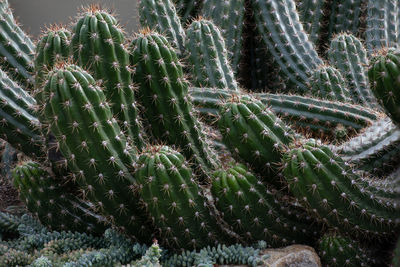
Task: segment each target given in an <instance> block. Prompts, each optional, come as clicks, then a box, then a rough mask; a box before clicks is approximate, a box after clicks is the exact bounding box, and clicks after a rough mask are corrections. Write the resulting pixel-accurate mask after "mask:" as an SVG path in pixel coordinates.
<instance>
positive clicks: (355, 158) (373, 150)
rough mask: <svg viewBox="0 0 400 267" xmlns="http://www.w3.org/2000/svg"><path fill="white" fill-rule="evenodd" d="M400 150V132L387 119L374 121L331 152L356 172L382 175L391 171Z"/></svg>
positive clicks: (334, 147) (333, 147)
mask: <svg viewBox="0 0 400 267" xmlns="http://www.w3.org/2000/svg"><path fill="white" fill-rule="evenodd" d="M399 149H400V130H399V129H398V127H397V126H396V125H394V124H393V123H392V122H391V120H390V119H389V118H388V117H385V118H382V119H380V120H377V121H375V122H374V123H373V124H372V125H371V126H370V127H368V128H366V129H365V130H364V132H363V133H362V134H360V135H358V136H356V137H353V138H351V139H349V140H348V141H346V142H344V143H342V144H340V145H339V146H332V150H333V151H335V152H337V153H339V154H340V155H341V156H342V157H343V159H344V160H346V161H347V162H350V163H352V164H355V165H356V168H357V169H358V170H363V171H367V172H369V173H373V174H377V175H382V174H384V173H388V172H390V171H392V170H393V168H394V167H395V166H396V162H397V159H398V155H399V153H398V152H399Z"/></svg>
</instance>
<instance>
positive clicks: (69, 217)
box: [13, 162, 106, 233]
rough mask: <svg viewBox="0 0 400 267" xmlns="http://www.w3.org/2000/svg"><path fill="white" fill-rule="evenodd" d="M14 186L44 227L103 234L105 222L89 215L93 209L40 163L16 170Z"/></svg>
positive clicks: (27, 163) (99, 217)
mask: <svg viewBox="0 0 400 267" xmlns="http://www.w3.org/2000/svg"><path fill="white" fill-rule="evenodd" d="M13 177H14V179H13V182H14V185H15V187H17V188H18V190H19V192H20V196H21V200H22V201H24V202H25V204H26V205H27V207H28V209H29V211H30V212H31V213H33V214H35V215H36V216H37V217H38V218H39V220H40V221H41V223H42V224H44V225H46V226H48V227H49V228H50V229H53V230H57V231H62V230H70V231H78V232H80V231H87V232H91V233H96V232H97V233H102V232H103V231H104V230H105V225H106V221H105V220H104V218H102V217H101V216H99V215H95V214H94V213H93V212H91V211H90V209H91V207H90V206H89V205H88V204H87V203H86V202H84V201H82V200H80V199H79V198H78V197H77V196H74V195H73V194H72V192H68V191H69V190H71V189H70V188H68V187H66V186H64V185H63V184H61V182H60V181H58V180H57V179H55V178H54V177H51V175H50V174H49V173H48V172H47V171H46V170H45V169H43V168H41V167H40V165H39V164H38V163H35V162H26V163H23V164H21V165H19V166H17V167H16V168H15V169H14V170H13Z"/></svg>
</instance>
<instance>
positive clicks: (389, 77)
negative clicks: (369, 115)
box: [368, 49, 400, 125]
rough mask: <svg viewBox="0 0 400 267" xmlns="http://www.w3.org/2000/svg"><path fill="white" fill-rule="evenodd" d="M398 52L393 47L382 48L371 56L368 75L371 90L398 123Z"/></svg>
mask: <svg viewBox="0 0 400 267" xmlns="http://www.w3.org/2000/svg"><path fill="white" fill-rule="evenodd" d="M399 56H400V53H399V51H397V50H394V49H383V50H381V51H380V53H379V54H378V55H376V56H375V57H373V58H372V60H371V63H370V66H369V69H368V77H369V79H370V83H371V90H372V92H373V93H374V95H375V97H376V98H377V99H378V101H379V103H380V104H381V105H382V106H383V108H384V109H385V111H386V113H387V114H388V115H389V117H390V118H391V119H392V120H393V122H394V123H395V124H397V125H400V113H399V106H400V97H399V94H398V92H397V91H398V89H397V88H398V85H399V83H400V81H399V67H400V57H399Z"/></svg>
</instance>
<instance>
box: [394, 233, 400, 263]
mask: <svg viewBox="0 0 400 267" xmlns="http://www.w3.org/2000/svg"><path fill="white" fill-rule="evenodd" d="M392 266H393V267H399V266H400V238H399V239H398V240H397V243H396V247H395V248H394V251H393V257H392Z"/></svg>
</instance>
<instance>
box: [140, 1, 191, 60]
mask: <svg viewBox="0 0 400 267" xmlns="http://www.w3.org/2000/svg"><path fill="white" fill-rule="evenodd" d="M139 9H140V12H139V13H140V23H141V25H142V27H149V28H150V29H152V30H155V31H157V32H159V33H162V34H165V36H166V37H167V39H168V41H169V43H170V44H171V46H172V47H174V48H176V49H177V54H178V55H179V56H183V55H184V54H185V38H186V36H185V31H184V29H183V27H182V25H181V21H180V19H179V17H178V14H177V13H176V9H175V5H174V4H173V2H172V0H141V1H140V6H139Z"/></svg>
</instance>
